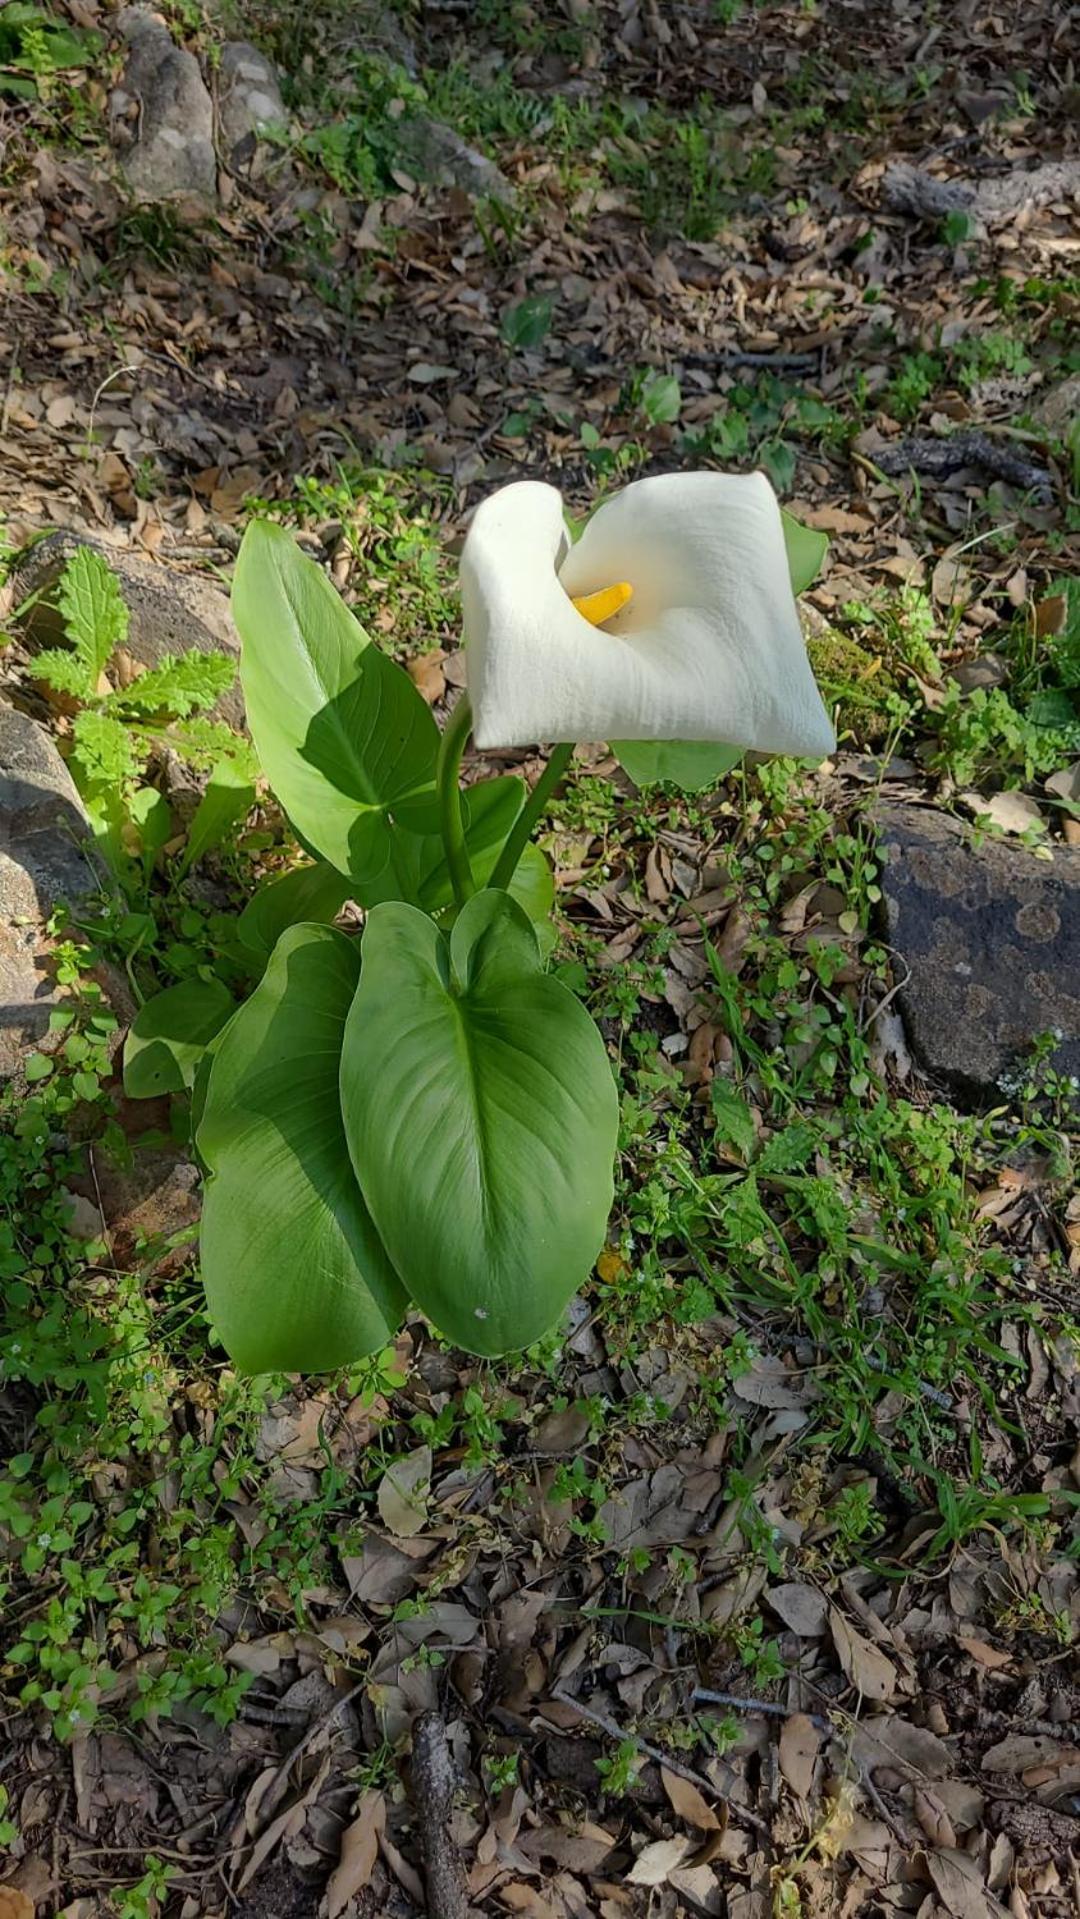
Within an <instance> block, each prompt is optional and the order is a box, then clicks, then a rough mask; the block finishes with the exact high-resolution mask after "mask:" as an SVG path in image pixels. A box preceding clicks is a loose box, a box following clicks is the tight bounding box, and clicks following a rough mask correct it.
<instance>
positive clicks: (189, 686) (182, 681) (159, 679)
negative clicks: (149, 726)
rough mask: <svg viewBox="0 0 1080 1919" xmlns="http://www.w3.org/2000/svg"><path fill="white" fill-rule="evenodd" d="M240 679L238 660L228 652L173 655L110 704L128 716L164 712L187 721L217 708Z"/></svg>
mask: <svg viewBox="0 0 1080 1919" xmlns="http://www.w3.org/2000/svg"><path fill="white" fill-rule="evenodd" d="M235 678H236V661H235V660H232V659H230V658H229V655H228V654H227V653H200V652H199V651H198V649H197V648H195V647H192V648H191V650H190V652H187V653H169V654H166V656H165V658H164V659H163V660H162V661H161V662H160V664H159V665H158V666H154V667H151V669H150V671H149V673H141V674H140V675H139V677H138V679H135V680H132V682H131V685H130V686H125V687H124V688H123V690H122V691H121V692H119V693H114V694H113V695H112V698H111V699H110V701H109V706H110V708H113V709H115V708H117V707H121V708H122V709H123V710H124V711H125V712H127V713H140V714H142V713H164V714H170V715H173V716H175V717H176V718H177V719H184V718H186V717H187V715H188V714H189V713H197V712H200V711H201V710H202V709H203V708H205V707H211V706H216V705H217V702H218V700H219V699H220V698H221V696H222V694H223V693H227V692H228V690H229V688H230V686H231V685H232V683H233V681H234V680H235Z"/></svg>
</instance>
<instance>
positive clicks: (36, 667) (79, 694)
mask: <svg viewBox="0 0 1080 1919" xmlns="http://www.w3.org/2000/svg"><path fill="white" fill-rule="evenodd" d="M30 672H31V673H32V674H33V676H34V678H35V680H44V681H45V684H46V686H51V687H53V688H54V689H55V691H56V692H57V693H70V695H71V697H72V698H73V699H76V700H89V699H93V697H94V694H95V691H96V681H95V680H91V678H90V671H89V667H88V665H87V662H86V661H85V660H84V659H83V657H82V655H81V654H79V653H73V652H72V651H71V649H70V647H66V646H47V647H45V649H44V650H43V651H42V652H41V653H35V654H34V657H33V659H32V660H31V661H30Z"/></svg>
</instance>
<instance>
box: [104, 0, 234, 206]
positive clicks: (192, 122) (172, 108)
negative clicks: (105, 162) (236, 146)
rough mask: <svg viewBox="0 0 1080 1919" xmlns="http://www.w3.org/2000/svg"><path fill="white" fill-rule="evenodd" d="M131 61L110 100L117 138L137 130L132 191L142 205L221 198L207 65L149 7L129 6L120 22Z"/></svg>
mask: <svg viewBox="0 0 1080 1919" xmlns="http://www.w3.org/2000/svg"><path fill="white" fill-rule="evenodd" d="M116 30H117V32H118V34H119V35H120V37H121V39H123V40H125V41H126V42H127V46H128V57H127V64H126V66H125V68H124V73H123V78H122V80H121V82H120V85H119V87H118V88H116V90H115V91H114V93H113V95H112V98H111V100H110V112H111V116H112V125H113V137H114V139H117V140H119V137H120V136H122V135H123V134H124V133H126V132H128V131H130V130H131V129H132V128H133V129H134V134H135V137H134V140H133V141H132V143H131V145H130V146H129V147H128V150H127V153H126V155H125V157H124V161H123V168H124V172H125V174H126V175H127V179H128V184H129V185H130V187H131V189H132V191H133V192H134V194H135V195H136V198H138V199H140V200H175V199H179V200H184V199H188V200H194V201H201V202H203V203H204V204H210V203H212V202H213V201H214V200H215V199H216V198H217V156H216V154H215V152H214V108H213V103H212V101H211V99H210V95H209V93H208V91H207V88H206V83H205V81H204V80H203V77H202V74H201V72H200V71H199V63H198V61H197V60H196V58H195V56H194V54H193V53H187V52H186V51H185V50H184V48H183V47H178V46H176V44H175V43H174V41H173V38H172V35H171V34H170V32H169V30H168V28H167V27H166V25H165V23H164V21H163V20H162V19H161V18H160V16H159V15H158V14H155V13H151V12H150V11H149V9H148V8H145V7H126V8H125V9H124V11H123V12H122V13H121V14H120V16H119V18H118V19H117V23H116Z"/></svg>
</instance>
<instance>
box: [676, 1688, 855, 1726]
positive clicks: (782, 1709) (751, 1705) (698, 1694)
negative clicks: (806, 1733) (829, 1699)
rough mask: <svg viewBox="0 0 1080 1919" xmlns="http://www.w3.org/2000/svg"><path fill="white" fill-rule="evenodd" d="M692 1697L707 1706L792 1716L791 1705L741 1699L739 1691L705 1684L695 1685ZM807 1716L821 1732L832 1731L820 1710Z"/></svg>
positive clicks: (781, 1716)
mask: <svg viewBox="0 0 1080 1919" xmlns="http://www.w3.org/2000/svg"><path fill="white" fill-rule="evenodd" d="M690 1697H691V1698H692V1699H693V1700H694V1702H695V1704H696V1702H697V1701H698V1700H699V1699H700V1700H702V1701H703V1702H704V1703H705V1704H706V1705H707V1706H730V1707H731V1708H732V1710H733V1711H734V1712H769V1713H774V1714H775V1716H776V1718H777V1719H790V1718H791V1711H792V1709H791V1707H790V1706H777V1705H774V1704H773V1702H772V1700H771V1699H741V1698H740V1697H739V1695H738V1693H734V1692H709V1691H708V1689H707V1688H706V1687H705V1686H695V1687H694V1690H693V1692H692V1693H691V1695H690ZM806 1717H807V1718H808V1719H809V1721H810V1723H811V1725H812V1726H816V1727H817V1728H818V1731H819V1732H831V1731H832V1725H831V1723H830V1721H829V1720H828V1719H824V1718H823V1717H822V1715H821V1714H820V1713H819V1712H808V1713H807V1715H806Z"/></svg>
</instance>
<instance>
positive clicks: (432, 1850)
mask: <svg viewBox="0 0 1080 1919" xmlns="http://www.w3.org/2000/svg"><path fill="white" fill-rule="evenodd" d="M455 1785H456V1780H455V1776H454V1762H453V1759H452V1758H451V1756H450V1748H449V1746H448V1745H447V1743H446V1727H445V1725H444V1724H443V1721H442V1718H441V1716H440V1715H439V1713H437V1712H425V1713H421V1715H420V1717H419V1719H418V1720H417V1721H416V1723H415V1725H414V1726H413V1732H412V1787H411V1797H412V1802H413V1805H414V1806H415V1808H416V1817H417V1823H418V1825H419V1828H420V1850H421V1852H422V1854H423V1858H424V1885H425V1888H426V1890H427V1909H428V1915H429V1919H466V1915H467V1912H468V1900H467V1897H466V1893H465V1876H464V1874H463V1872H462V1869H461V1860H460V1858H459V1856H458V1849H457V1846H456V1845H455V1843H454V1841H453V1839H452V1838H451V1836H450V1816H451V1814H452V1812H453V1810H454V1788H455Z"/></svg>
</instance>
